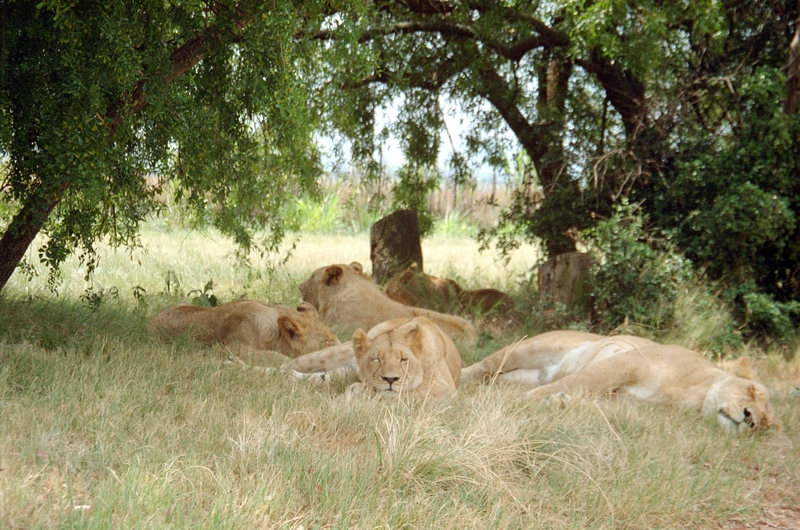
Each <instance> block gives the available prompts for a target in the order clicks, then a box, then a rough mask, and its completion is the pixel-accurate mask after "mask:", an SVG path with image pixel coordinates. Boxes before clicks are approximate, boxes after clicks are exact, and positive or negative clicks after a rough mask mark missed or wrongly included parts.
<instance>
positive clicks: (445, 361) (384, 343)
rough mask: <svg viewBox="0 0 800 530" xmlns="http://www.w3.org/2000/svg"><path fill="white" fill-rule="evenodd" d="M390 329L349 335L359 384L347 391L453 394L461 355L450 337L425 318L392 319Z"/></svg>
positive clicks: (395, 393)
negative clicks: (369, 333) (370, 333)
mask: <svg viewBox="0 0 800 530" xmlns="http://www.w3.org/2000/svg"><path fill="white" fill-rule="evenodd" d="M393 322H394V323H395V324H393V325H392V326H389V327H390V329H386V330H383V331H382V332H381V333H378V334H374V335H373V337H369V336H368V335H367V334H366V333H365V332H364V331H363V330H361V329H357V330H356V331H355V333H353V352H354V354H355V359H356V363H357V364H358V377H359V379H360V380H361V382H360V383H354V384H353V385H351V386H350V389H349V390H350V391H351V392H363V391H374V392H378V393H381V394H383V395H390V396H400V395H422V396H438V395H442V394H448V393H451V392H455V390H456V388H457V387H458V383H459V380H460V379H461V355H459V353H458V349H457V348H456V345H455V344H453V341H452V340H451V339H450V337H449V336H448V335H447V334H446V333H444V332H443V331H442V330H440V329H439V328H438V327H437V326H436V324H434V323H433V322H431V321H430V320H428V319H427V318H425V317H417V318H413V319H396V320H394V321H393Z"/></svg>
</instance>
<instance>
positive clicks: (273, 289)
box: [0, 232, 800, 529]
mask: <svg viewBox="0 0 800 530" xmlns="http://www.w3.org/2000/svg"><path fill="white" fill-rule="evenodd" d="M365 239H366V236H361V237H353V236H324V237H323V236H318V237H316V238H304V239H303V241H302V242H301V243H300V244H299V245H298V248H297V249H296V251H295V253H294V257H293V258H292V259H291V260H290V261H289V262H288V264H287V266H286V267H282V268H279V269H278V270H277V271H276V272H274V273H272V274H267V270H266V267H264V266H263V264H262V268H261V270H260V272H261V275H260V277H259V275H258V274H254V273H253V272H252V271H251V272H250V273H248V271H246V270H240V269H236V268H235V267H233V266H232V265H231V262H230V261H229V260H225V259H224V256H225V255H226V253H227V252H229V250H230V249H229V248H228V247H227V246H226V245H225V244H223V243H220V242H216V243H213V244H211V243H209V240H208V239H206V238H204V237H201V236H199V235H197V234H189V235H186V234H184V235H182V236H180V237H177V238H176V237H175V236H170V235H165V234H160V233H158V232H146V233H145V241H146V244H147V246H148V248H149V252H148V253H147V254H145V255H141V256H138V257H137V259H138V260H140V261H141V266H133V265H132V264H131V261H130V260H129V259H128V258H127V257H126V256H125V255H124V254H115V253H112V252H109V253H107V255H105V256H104V258H103V260H104V261H103V262H102V270H101V271H99V273H98V275H97V276H96V277H95V280H94V287H95V289H96V291H97V292H99V291H100V290H101V289H104V290H105V291H103V292H104V293H109V289H110V288H111V287H116V288H117V291H118V292H119V295H118V299H114V297H113V295H111V294H104V299H103V303H102V304H101V305H100V306H99V308H98V309H97V310H96V311H94V312H92V311H91V310H90V309H89V308H88V307H87V306H86V304H84V303H81V302H79V301H78V297H79V296H80V295H81V293H82V292H83V291H84V289H85V285H84V284H83V282H82V279H81V276H82V273H80V272H75V273H73V272H72V268H70V266H68V269H67V270H69V271H70V272H69V273H67V274H65V281H64V284H63V286H62V287H61V291H62V296H61V297H59V298H53V297H52V296H51V295H49V294H48V293H47V291H46V290H44V287H43V284H42V282H41V280H40V279H38V280H37V281H35V282H33V283H32V284H25V283H23V282H22V281H20V280H21V279H20V278H14V279H13V281H12V284H11V285H10V288H9V290H8V292H6V293H4V297H3V298H0V418H2V421H0V527H3V528H130V527H144V528H165V527H173V528H306V529H308V528H378V527H380V528H398V527H405V528H459V529H471V528H481V529H483V528H636V529H640V528H719V527H726V528H744V527H763V528H770V527H781V525H783V527H785V528H792V527H796V526H798V525H800V511H798V510H797V508H796V507H797V506H800V450H799V449H798V443H800V434H799V433H798V428H797V425H798V420H800V407H798V399H800V398H798V396H797V395H795V394H793V393H791V392H792V390H793V389H795V388H796V387H800V365H799V364H798V362H797V361H795V362H794V363H792V364H787V363H785V362H783V361H781V360H779V358H778V357H777V356H765V355H762V356H761V358H760V359H759V360H758V361H757V363H756V364H757V366H758V368H759V369H760V371H761V375H762V378H763V379H764V381H765V382H766V383H767V384H768V385H769V386H770V387H771V388H772V389H774V391H775V398H774V403H775V405H776V408H777V411H778V414H779V416H780V417H781V419H782V420H783V422H784V429H783V431H782V432H778V431H774V430H773V431H769V432H767V433H765V434H762V435H758V436H747V437H732V436H729V435H727V434H725V433H723V432H721V431H720V430H719V428H718V427H717V425H716V424H715V423H714V422H713V421H706V420H703V419H701V418H699V417H698V415H697V413H696V412H694V411H687V410H681V409H676V408H667V407H659V406H654V405H647V404H641V403H631V402H628V401H625V400H599V401H596V402H585V403H578V404H576V405H574V406H570V407H569V408H567V409H564V410H553V409H550V408H547V407H544V406H538V405H535V404H533V403H530V402H527V401H525V400H524V399H522V398H521V395H520V392H519V391H518V390H517V389H515V388H513V387H484V386H478V385H466V386H464V387H462V388H461V389H459V391H458V393H457V394H456V395H454V396H452V397H448V398H444V399H439V400H432V401H427V402H426V401H390V400H382V399H368V398H363V397H348V396H347V395H345V394H344V393H343V389H344V388H345V387H346V385H347V384H348V382H349V381H348V380H346V379H340V380H334V381H333V382H332V383H330V384H328V385H319V386H316V385H312V384H309V383H306V382H301V381H295V380H289V379H286V378H283V377H280V375H274V374H273V375H265V374H263V373H261V372H257V371H253V370H242V369H241V368H240V367H238V366H235V365H225V364H223V363H222V362H221V361H222V360H223V359H224V357H225V352H224V351H222V350H218V349H202V348H198V347H196V346H195V345H193V344H190V343H183V342H178V343H176V344H169V345H164V344H160V343H157V342H155V341H154V340H152V339H151V338H150V337H148V336H147V334H146V332H145V330H144V326H143V324H144V321H145V318H146V317H147V315H149V314H150V313H152V312H153V311H154V310H155V309H156V308H158V307H161V306H164V305H167V304H169V303H172V302H173V301H175V300H176V299H178V298H180V297H179V296H177V295H175V293H172V294H171V295H170V296H166V295H162V294H160V293H161V292H162V291H163V290H165V280H164V277H165V274H166V271H168V270H173V271H174V272H175V274H176V275H177V277H178V278H179V280H180V284H181V287H180V289H179V291H183V293H184V294H186V292H187V291H188V289H190V288H196V287H202V286H203V284H204V283H205V282H206V281H207V280H208V279H209V278H213V280H214V284H215V286H216V288H215V292H216V294H217V295H218V296H220V297H221V298H223V299H230V298H232V297H235V296H238V295H239V294H244V293H247V294H249V295H250V296H257V297H263V298H268V299H271V300H274V301H278V302H283V303H294V302H296V301H297V299H298V293H297V291H296V289H295V285H296V282H297V281H300V280H301V279H303V278H304V277H305V276H307V275H308V273H310V272H311V270H313V269H315V268H316V267H318V266H321V265H323V264H325V263H329V262H345V263H347V262H350V261H354V260H358V261H362V262H363V263H365V264H367V263H369V248H368V242H367V241H365ZM475 248H476V247H475V246H474V243H471V242H469V241H467V240H463V241H454V240H438V241H433V242H430V243H428V244H426V248H425V249H424V252H425V256H426V259H429V260H430V261H428V262H427V263H426V268H427V269H428V270H430V271H431V272H433V273H434V274H447V275H458V276H459V277H460V278H462V279H463V281H464V282H465V283H466V284H467V285H468V286H475V285H477V284H478V283H479V282H484V281H486V282H488V284H487V285H490V286H495V287H505V286H513V285H514V282H515V281H516V278H517V276H518V275H519V274H521V273H523V272H524V271H525V270H526V267H528V266H529V265H530V264H531V263H533V261H534V259H535V255H534V254H533V253H532V252H531V253H530V254H528V255H520V256H518V257H517V258H515V259H517V260H518V261H517V262H512V265H511V266H510V267H509V268H505V267H499V266H498V265H496V264H495V263H494V261H493V260H492V257H491V256H477V255H476V254H475ZM475 271H481V272H480V273H477V272H475ZM136 285H140V286H142V287H144V288H145V289H146V291H147V294H146V295H145V301H146V304H147V306H146V307H141V306H139V305H137V302H136V300H135V299H134V297H133V296H132V294H131V292H132V288H133V287H134V286H136ZM26 288H27V294H28V297H26V296H25V293H26ZM29 297H31V298H30V299H29ZM525 332H526V330H525V329H524V328H519V329H517V328H515V329H513V330H507V333H506V334H505V335H502V336H497V337H496V338H495V340H494V341H489V340H484V341H483V342H482V343H481V344H480V345H479V346H478V347H477V348H474V349H471V350H469V351H464V352H463V353H464V354H465V356H468V357H473V358H474V357H481V356H483V355H486V354H487V353H489V352H490V351H491V350H492V349H493V348H494V347H495V346H496V345H497V344H499V343H502V342H510V341H511V340H513V339H514V338H516V337H517V336H519V335H522V334H524V333H525ZM690 340H694V339H690ZM769 525H772V526H769Z"/></svg>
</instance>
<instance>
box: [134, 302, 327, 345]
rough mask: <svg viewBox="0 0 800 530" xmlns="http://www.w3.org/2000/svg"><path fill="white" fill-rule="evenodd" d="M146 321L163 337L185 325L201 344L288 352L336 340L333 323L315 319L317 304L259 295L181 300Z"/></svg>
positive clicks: (179, 332) (183, 329) (173, 334)
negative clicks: (214, 302) (208, 303)
mask: <svg viewBox="0 0 800 530" xmlns="http://www.w3.org/2000/svg"><path fill="white" fill-rule="evenodd" d="M147 326H148V328H149V329H150V330H152V331H154V332H157V333H159V334H161V335H162V336H164V337H167V338H172V339H174V338H177V337H178V336H180V335H182V334H183V333H186V332H187V331H188V332H190V333H191V336H192V338H193V339H194V340H196V341H198V342H200V343H202V344H205V345H211V344H214V343H221V344H224V345H226V346H229V347H233V348H237V349H240V350H244V351H247V350H271V351H277V352H279V353H281V354H283V355H286V356H288V357H297V356H299V355H302V354H304V353H308V352H312V351H316V350H319V349H322V348H325V347H328V346H333V345H336V344H339V340H338V339H337V338H336V335H335V334H334V333H333V331H332V330H331V328H329V327H328V326H327V325H326V324H324V323H323V322H322V321H320V320H319V319H318V317H317V310H316V308H314V306H313V305H311V304H309V303H306V302H303V303H301V304H300V305H298V306H297V309H292V308H289V307H286V306H282V305H274V304H268V303H266V302H260V301H257V300H236V301H234V302H228V303H227V304H222V305H220V306H217V307H199V306H194V305H189V304H179V305H176V306H172V307H168V308H167V309H164V310H163V311H161V312H159V313H156V314H155V315H154V316H153V317H152V318H151V319H150V320H149V321H148V323H147Z"/></svg>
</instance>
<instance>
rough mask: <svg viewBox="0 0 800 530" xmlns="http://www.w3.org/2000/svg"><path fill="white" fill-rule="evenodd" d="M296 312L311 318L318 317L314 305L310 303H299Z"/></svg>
mask: <svg viewBox="0 0 800 530" xmlns="http://www.w3.org/2000/svg"><path fill="white" fill-rule="evenodd" d="M296 311H297V312H298V313H305V314H306V315H308V316H310V317H313V318H318V317H319V313H317V308H316V307H314V304H312V303H310V302H300V304H298V306H297V309H296Z"/></svg>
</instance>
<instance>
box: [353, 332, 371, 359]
mask: <svg viewBox="0 0 800 530" xmlns="http://www.w3.org/2000/svg"><path fill="white" fill-rule="evenodd" d="M369 346H370V341H369V337H367V334H366V333H364V330H363V329H361V328H358V329H357V330H355V331H354V332H353V353H354V354H355V356H356V360H358V359H360V358H362V357H363V356H364V354H365V353H367V350H369Z"/></svg>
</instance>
